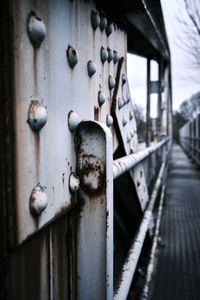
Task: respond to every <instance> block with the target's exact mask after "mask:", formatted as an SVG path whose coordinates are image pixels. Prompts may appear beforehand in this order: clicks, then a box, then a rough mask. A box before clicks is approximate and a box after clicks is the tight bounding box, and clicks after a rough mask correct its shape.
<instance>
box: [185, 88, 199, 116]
mask: <svg viewBox="0 0 200 300" xmlns="http://www.w3.org/2000/svg"><path fill="white" fill-rule="evenodd" d="M199 112H200V92H198V93H196V94H194V95H192V96H191V97H190V98H189V99H188V100H185V101H183V103H182V104H181V105H180V113H181V115H182V116H183V117H184V119H187V120H190V121H191V120H192V119H193V117H195V115H196V114H197V113H199Z"/></svg>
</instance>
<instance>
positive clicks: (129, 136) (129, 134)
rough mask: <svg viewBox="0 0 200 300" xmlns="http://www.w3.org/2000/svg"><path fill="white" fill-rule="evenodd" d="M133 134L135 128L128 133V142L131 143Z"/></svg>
mask: <svg viewBox="0 0 200 300" xmlns="http://www.w3.org/2000/svg"><path fill="white" fill-rule="evenodd" d="M133 136H134V131H133V130H131V131H130V133H127V143H130V141H131V139H132V138H133Z"/></svg>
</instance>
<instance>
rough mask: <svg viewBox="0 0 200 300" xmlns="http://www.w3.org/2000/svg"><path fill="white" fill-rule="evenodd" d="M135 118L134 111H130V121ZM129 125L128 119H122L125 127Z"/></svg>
mask: <svg viewBox="0 0 200 300" xmlns="http://www.w3.org/2000/svg"><path fill="white" fill-rule="evenodd" d="M133 117H134V114H133V111H130V112H129V120H130V121H131V120H132V119H133ZM127 123H128V120H127V118H126V117H125V116H124V117H123V118H122V125H123V126H126V124H127Z"/></svg>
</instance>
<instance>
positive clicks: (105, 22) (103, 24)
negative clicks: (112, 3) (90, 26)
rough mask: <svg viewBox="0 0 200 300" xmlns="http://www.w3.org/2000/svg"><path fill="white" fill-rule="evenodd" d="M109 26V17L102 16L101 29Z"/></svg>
mask: <svg viewBox="0 0 200 300" xmlns="http://www.w3.org/2000/svg"><path fill="white" fill-rule="evenodd" d="M106 26H107V19H106V18H105V17H103V16H102V17H101V21H100V26H99V27H100V29H101V31H103V30H104V29H105V28H106Z"/></svg>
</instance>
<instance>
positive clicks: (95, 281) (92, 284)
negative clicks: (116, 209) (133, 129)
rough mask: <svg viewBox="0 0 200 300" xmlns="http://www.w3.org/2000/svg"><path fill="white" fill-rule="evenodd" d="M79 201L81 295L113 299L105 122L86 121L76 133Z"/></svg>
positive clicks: (110, 196)
mask: <svg viewBox="0 0 200 300" xmlns="http://www.w3.org/2000/svg"><path fill="white" fill-rule="evenodd" d="M75 146H76V154H77V174H78V176H79V178H80V190H79V205H78V207H77V208H76V209H75V210H74V211H73V212H72V221H74V222H73V224H74V226H73V227H74V230H76V234H75V235H74V236H75V237H76V250H75V251H76V259H77V261H76V271H75V274H77V275H78V278H76V279H75V282H76V284H77V286H76V295H77V298H78V299H88V300H89V299H96V300H98V299H99V300H100V299H113V171H112V170H113V160H112V135H111V132H110V130H109V129H108V128H107V127H106V126H105V125H104V124H102V123H99V122H95V121H83V122H81V123H80V124H79V126H78V128H77V131H76V134H75Z"/></svg>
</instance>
